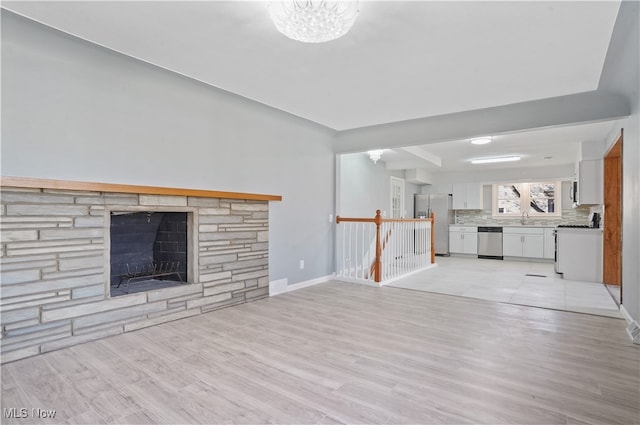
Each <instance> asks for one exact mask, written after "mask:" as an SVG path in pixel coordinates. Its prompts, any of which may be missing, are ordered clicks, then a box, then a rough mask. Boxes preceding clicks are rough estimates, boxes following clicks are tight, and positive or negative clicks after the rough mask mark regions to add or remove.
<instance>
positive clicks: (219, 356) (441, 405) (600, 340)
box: [2, 282, 640, 425]
mask: <svg viewBox="0 0 640 425" xmlns="http://www.w3.org/2000/svg"><path fill="white" fill-rule="evenodd" d="M639 375H640V350H639V347H638V346H634V345H632V344H631V343H630V341H629V339H628V337H627V335H626V333H625V322H624V321H623V320H619V319H612V318H606V317H597V316H590V315H585V314H576V313H568V312H561V311H554V310H545V309H540V308H533V307H525V306H517V305H508V304H500V303H495V302H490V301H483V300H474V299H468V298H460V297H453V296H448V295H441V294H432V293H426V292H416V291H407V290H403V289H398V288H387V287H385V288H374V287H368V286H361V285H355V284H348V283H339V282H329V283H325V284H320V285H316V286H313V287H309V288H306V289H302V290H298V291H295V292H291V293H287V294H284V295H280V296H277V297H273V298H270V299H265V300H260V301H256V302H252V303H248V304H244V305H240V306H236V307H232V308H227V309H223V310H219V311H215V312H212V313H208V314H205V315H201V316H197V317H193V318H188V319H184V320H180V321H176V322H171V323H167V324H163V325H160V326H156V327H152V328H147V329H143V330H140V331H137V332H133V333H127V334H123V335H118V336H114V337H110V338H107V339H103V340H100V341H95V342H90V343H87V344H83V345H78V346H75V347H71V348H67V349H63V350H59V351H56V352H52V353H48V354H45V355H41V356H37V357H33V358H29V359H24V360H20V361H17V362H13V363H9V364H6V365H3V366H2V408H3V414H4V415H5V417H3V419H2V423H3V424H4V423H6V424H11V423H21V424H24V423H79V424H80V423H81V424H92V423H95V424H104V423H136V424H138V423H180V424H186V423H194V424H196V423H207V424H213V423H216V424H217V423H226V424H231V423H238V424H259V423H296V424H299V423H313V424H338V423H358V424H362V423H366V424H374V423H398V424H400V423H403V424H408V423H411V424H431V423H447V424H454V423H455V424H471V423H473V424H476V423H486V424H497V423H517V424H585V423H587V424H589V423H590V424H601V423H606V424H634V425H640V390H639V388H640V377H639ZM10 408H17V409H21V408H26V409H28V414H29V415H31V409H32V408H40V409H47V410H50V409H55V410H56V416H55V418H53V419H50V418H49V419H35V418H33V417H31V416H29V417H28V418H27V419H16V418H7V417H6V411H4V409H10Z"/></svg>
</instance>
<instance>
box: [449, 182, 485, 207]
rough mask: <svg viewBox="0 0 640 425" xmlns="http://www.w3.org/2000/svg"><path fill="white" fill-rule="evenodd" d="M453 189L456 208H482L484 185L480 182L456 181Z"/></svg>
mask: <svg viewBox="0 0 640 425" xmlns="http://www.w3.org/2000/svg"><path fill="white" fill-rule="evenodd" d="M452 189H453V190H452V193H453V209H454V210H481V209H482V185H481V184H480V183H454V184H453V188H452Z"/></svg>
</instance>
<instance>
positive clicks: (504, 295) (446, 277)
mask: <svg viewBox="0 0 640 425" xmlns="http://www.w3.org/2000/svg"><path fill="white" fill-rule="evenodd" d="M436 262H437V263H438V267H434V268H432V269H429V270H426V271H423V272H420V273H417V274H415V275H412V276H409V277H406V278H403V279H401V280H398V281H396V282H393V283H391V284H389V285H387V286H392V287H396V288H404V289H413V290H417V291H425V292H436V293H440V294H449V295H457V296H461V297H467V298H476V299H482V300H489V301H498V302H504V303H509V304H518V305H526V306H533V307H543V308H551V309H555V310H565V311H573V312H578V313H589V314H595V315H599V316H607V317H616V318H623V316H622V314H621V313H620V310H619V308H618V306H617V305H616V302H615V301H614V300H613V298H612V296H611V295H610V294H609V291H607V289H606V287H605V285H603V284H601V283H593V282H580V281H571V280H564V279H562V277H561V276H560V275H557V274H556V273H555V271H554V266H553V264H552V263H532V262H525V261H500V260H484V259H477V258H462V257H436ZM528 275H529V276H528ZM532 275H533V276H532Z"/></svg>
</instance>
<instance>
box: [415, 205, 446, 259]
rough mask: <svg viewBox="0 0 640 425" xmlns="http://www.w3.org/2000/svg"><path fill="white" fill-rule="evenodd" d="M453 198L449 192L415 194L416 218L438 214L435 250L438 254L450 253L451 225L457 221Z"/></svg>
mask: <svg viewBox="0 0 640 425" xmlns="http://www.w3.org/2000/svg"><path fill="white" fill-rule="evenodd" d="M452 202H453V198H452V196H451V195H450V194H447V193H431V194H424V195H414V197H413V216H414V218H421V217H429V216H430V215H431V212H433V213H434V214H435V215H436V222H435V226H434V227H435V232H436V233H435V244H436V246H435V250H436V255H449V225H450V224H453V223H454V221H455V215H454V212H453V209H452V208H451V207H452Z"/></svg>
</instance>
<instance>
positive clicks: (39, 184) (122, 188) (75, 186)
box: [0, 176, 282, 201]
mask: <svg viewBox="0 0 640 425" xmlns="http://www.w3.org/2000/svg"><path fill="white" fill-rule="evenodd" d="M0 186H4V187H22V188H31V189H59V190H84V191H90V192H109V193H142V194H146V195H176V196H199V197H203V198H225V199H249V200H254V201H282V196H280V195H265V194H257V193H242V192H220V191H215V190H200V189H182V188H173V187H159V186H137V185H129V184H114V183H96V182H79V181H70V180H50V179H38V178H30V177H5V176H3V177H0Z"/></svg>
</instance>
